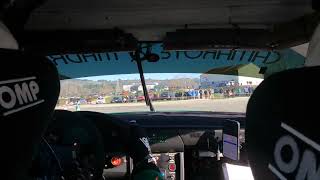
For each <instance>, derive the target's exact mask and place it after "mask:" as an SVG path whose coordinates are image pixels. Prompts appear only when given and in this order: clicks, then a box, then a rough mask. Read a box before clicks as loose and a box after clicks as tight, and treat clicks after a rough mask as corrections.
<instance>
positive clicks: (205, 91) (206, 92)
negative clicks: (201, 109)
mask: <svg viewBox="0 0 320 180" xmlns="http://www.w3.org/2000/svg"><path fill="white" fill-rule="evenodd" d="M203 94H204V98H205V99H208V91H207V90H206V89H205V90H204V91H203Z"/></svg>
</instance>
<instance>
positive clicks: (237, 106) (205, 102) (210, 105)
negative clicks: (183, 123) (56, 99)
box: [57, 97, 249, 113]
mask: <svg viewBox="0 0 320 180" xmlns="http://www.w3.org/2000/svg"><path fill="white" fill-rule="evenodd" d="M248 100H249V98H248V97H236V98H228V99H195V100H180V101H161V102H153V106H154V107H155V110H156V111H158V112H161V111H162V112H165V111H216V112H246V106H247V103H248ZM64 108H66V109H68V110H71V111H74V110H75V106H69V107H64ZM57 109H62V107H58V108H57ZM80 110H81V111H96V112H102V113H119V112H143V111H149V107H147V106H146V105H145V103H121V104H99V105H81V106H80Z"/></svg>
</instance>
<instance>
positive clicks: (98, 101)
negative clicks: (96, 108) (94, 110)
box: [96, 97, 106, 104]
mask: <svg viewBox="0 0 320 180" xmlns="http://www.w3.org/2000/svg"><path fill="white" fill-rule="evenodd" d="M105 103H106V100H105V99H104V98H103V97H98V98H97V101H96V104H105Z"/></svg>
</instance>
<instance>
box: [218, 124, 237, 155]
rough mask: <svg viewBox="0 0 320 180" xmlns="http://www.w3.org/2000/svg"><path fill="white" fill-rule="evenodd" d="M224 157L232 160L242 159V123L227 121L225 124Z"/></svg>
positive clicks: (223, 138) (223, 136) (223, 137)
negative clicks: (240, 139)
mask: <svg viewBox="0 0 320 180" xmlns="http://www.w3.org/2000/svg"><path fill="white" fill-rule="evenodd" d="M222 133H223V135H222V141H223V156H224V157H227V158H229V159H232V160H236V161H237V160H239V159H240V144H239V142H240V141H239V135H240V123H239V122H238V121H233V120H226V121H225V122H224V124H223V132H222Z"/></svg>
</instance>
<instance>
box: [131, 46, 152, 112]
mask: <svg viewBox="0 0 320 180" xmlns="http://www.w3.org/2000/svg"><path fill="white" fill-rule="evenodd" d="M140 52H141V48H139V49H138V50H137V51H136V52H135V53H134V58H133V59H134V60H135V61H136V62H137V67H138V71H139V74H140V81H141V85H142V89H143V95H144V99H145V101H146V105H147V106H149V108H150V111H151V112H155V109H154V107H153V105H152V102H151V99H150V97H149V93H148V89H147V85H146V81H145V79H144V73H143V68H142V61H143V60H145V58H141V57H140Z"/></svg>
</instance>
